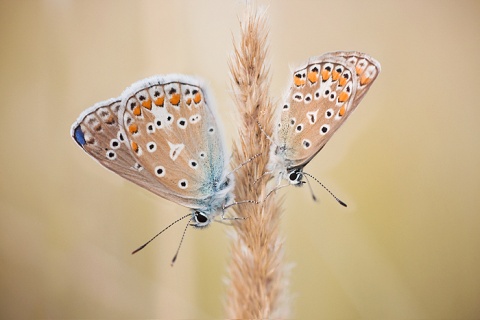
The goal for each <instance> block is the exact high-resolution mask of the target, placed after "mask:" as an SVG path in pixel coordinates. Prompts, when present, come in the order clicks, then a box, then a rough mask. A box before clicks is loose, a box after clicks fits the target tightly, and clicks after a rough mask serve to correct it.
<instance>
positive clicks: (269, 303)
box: [226, 8, 289, 319]
mask: <svg viewBox="0 0 480 320" xmlns="http://www.w3.org/2000/svg"><path fill="white" fill-rule="evenodd" d="M266 20H267V18H266V13H265V11H261V10H259V9H257V8H248V9H247V11H246V13H245V15H244V17H243V18H242V19H241V21H240V25H241V36H240V40H239V42H238V43H234V53H233V55H232V57H231V60H230V64H229V66H230V75H231V84H232V89H233V93H234V100H235V104H236V107H237V109H238V112H239V115H240V121H239V129H238V131H239V137H240V138H239V140H240V141H239V143H238V144H237V145H234V148H233V149H234V150H233V167H237V166H239V165H241V164H242V163H244V162H245V161H247V160H248V159H249V158H251V157H252V156H254V155H256V154H258V153H261V156H259V157H257V158H256V159H254V160H253V161H252V162H250V163H248V164H246V165H245V166H244V167H242V168H241V169H240V170H238V171H237V175H236V184H235V196H236V199H237V201H241V200H254V199H257V200H259V201H261V200H262V199H264V198H265V195H266V191H267V183H268V181H269V180H270V179H271V176H270V175H265V176H264V177H263V178H262V179H260V180H259V181H257V182H256V183H255V184H254V181H255V180H256V178H258V177H260V176H262V174H263V173H265V172H266V171H267V168H266V167H267V163H268V151H269V149H270V142H269V140H268V138H267V136H266V135H265V134H264V133H262V132H261V130H260V127H259V126H258V124H257V121H258V122H259V123H260V124H261V125H262V127H263V128H264V130H265V131H266V132H267V133H268V134H270V133H271V131H272V130H271V127H272V119H273V117H274V108H273V105H272V102H271V100H270V97H269V86H270V77H269V67H268V66H267V63H266V56H267V51H268V48H267V36H268V30H267V27H266V23H267V21H266ZM276 200H277V199H276V195H275V194H272V195H271V196H270V197H269V198H268V199H267V200H266V201H265V202H262V203H259V204H241V205H236V206H234V207H233V208H234V210H235V213H236V215H237V216H238V217H245V218H246V219H245V220H238V221H234V223H233V228H232V229H233V231H232V232H231V238H232V242H231V246H230V252H231V262H230V266H229V269H228V272H229V275H228V276H229V279H228V288H227V301H226V313H227V317H228V318H235V319H265V318H286V317H288V309H289V308H288V302H289V301H288V300H287V297H286V284H287V283H288V281H287V279H286V276H287V274H286V273H287V272H286V270H285V268H284V266H283V264H282V260H283V241H282V239H281V238H280V236H279V223H280V214H281V205H280V203H279V201H276Z"/></svg>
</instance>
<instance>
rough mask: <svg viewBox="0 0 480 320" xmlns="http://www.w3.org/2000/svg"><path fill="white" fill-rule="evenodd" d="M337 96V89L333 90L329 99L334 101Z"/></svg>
mask: <svg viewBox="0 0 480 320" xmlns="http://www.w3.org/2000/svg"><path fill="white" fill-rule="evenodd" d="M336 97H337V93H336V92H335V91H332V92H331V93H330V95H329V96H328V100H330V101H333V100H335V98H336Z"/></svg>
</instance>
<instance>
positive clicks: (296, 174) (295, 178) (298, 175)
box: [286, 168, 304, 187]
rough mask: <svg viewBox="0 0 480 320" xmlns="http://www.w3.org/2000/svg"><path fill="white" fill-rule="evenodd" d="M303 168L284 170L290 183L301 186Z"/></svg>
mask: <svg viewBox="0 0 480 320" xmlns="http://www.w3.org/2000/svg"><path fill="white" fill-rule="evenodd" d="M302 170H303V168H294V169H287V170H286V178H287V180H288V182H289V183H290V184H291V185H294V186H295V187H301V186H302V184H303V183H304V182H303V180H302V179H303V172H302Z"/></svg>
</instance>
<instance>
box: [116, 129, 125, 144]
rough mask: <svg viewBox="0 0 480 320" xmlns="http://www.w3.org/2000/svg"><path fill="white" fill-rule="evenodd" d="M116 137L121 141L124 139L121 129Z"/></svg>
mask: <svg viewBox="0 0 480 320" xmlns="http://www.w3.org/2000/svg"><path fill="white" fill-rule="evenodd" d="M117 138H118V140H119V141H121V142H123V141H125V138H124V137H123V133H122V131H118V133H117Z"/></svg>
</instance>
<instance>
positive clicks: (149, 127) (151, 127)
mask: <svg viewBox="0 0 480 320" xmlns="http://www.w3.org/2000/svg"><path fill="white" fill-rule="evenodd" d="M161 124H162V122H161V121H160V125H161ZM147 132H148V133H154V132H155V125H154V124H153V122H149V123H147Z"/></svg>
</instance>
